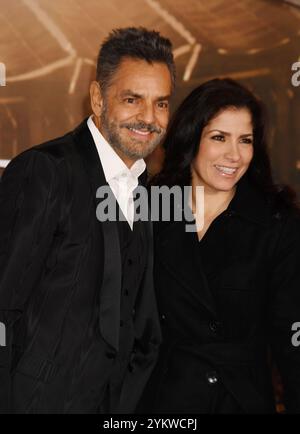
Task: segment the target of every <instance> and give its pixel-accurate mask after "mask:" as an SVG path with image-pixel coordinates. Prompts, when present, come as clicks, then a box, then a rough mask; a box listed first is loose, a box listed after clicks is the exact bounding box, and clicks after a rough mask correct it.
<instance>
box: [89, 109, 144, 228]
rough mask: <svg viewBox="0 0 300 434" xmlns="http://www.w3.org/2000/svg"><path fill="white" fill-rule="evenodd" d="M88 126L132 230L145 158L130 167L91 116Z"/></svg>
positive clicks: (105, 173)
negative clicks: (136, 196)
mask: <svg viewBox="0 0 300 434" xmlns="http://www.w3.org/2000/svg"><path fill="white" fill-rule="evenodd" d="M87 125H88V128H89V130H90V132H91V134H92V136H93V139H94V142H95V145H96V148H97V151H98V154H99V158H100V161H101V164H102V167H103V171H104V176H105V179H106V181H107V183H108V185H109V186H110V188H111V190H112V192H113V193H114V195H115V198H116V199H117V201H118V204H119V207H120V208H121V211H122V213H123V214H124V217H125V218H126V220H127V222H128V224H129V226H130V228H131V230H132V229H133V222H134V202H133V191H134V189H135V188H136V187H137V185H138V177H139V176H140V175H141V174H142V173H143V172H144V170H145V168H146V164H145V161H144V160H143V159H140V160H137V161H136V162H135V163H134V164H133V165H132V166H131V168H130V169H129V168H128V167H127V166H126V164H125V163H124V161H123V160H122V159H121V158H120V157H119V155H118V154H117V153H116V151H115V150H114V149H113V147H112V146H111V145H110V144H109V143H108V142H107V141H106V140H105V138H104V137H103V135H102V134H101V133H100V131H99V130H98V128H97V127H96V125H95V124H94V121H93V116H90V117H89V119H88V121H87Z"/></svg>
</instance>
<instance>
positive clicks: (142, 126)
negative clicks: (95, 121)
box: [120, 122, 162, 134]
mask: <svg viewBox="0 0 300 434" xmlns="http://www.w3.org/2000/svg"><path fill="white" fill-rule="evenodd" d="M120 126H121V128H133V129H134V130H144V131H149V132H150V133H157V134H161V133H162V129H161V128H158V127H157V126H156V125H153V124H145V122H137V123H130V124H128V123H126V124H121V125H120Z"/></svg>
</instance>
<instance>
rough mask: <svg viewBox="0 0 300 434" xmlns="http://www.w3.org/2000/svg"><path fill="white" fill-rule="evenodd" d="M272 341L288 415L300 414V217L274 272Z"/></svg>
mask: <svg viewBox="0 0 300 434" xmlns="http://www.w3.org/2000/svg"><path fill="white" fill-rule="evenodd" d="M270 289H271V297H272V302H271V306H272V307H271V312H270V314H271V315H270V326H271V327H270V338H271V349H272V354H273V357H274V359H275V361H276V363H277V366H278V368H279V371H280V374H281V378H282V381H283V386H284V404H285V407H286V411H287V412H288V413H300V346H295V342H294V340H293V339H292V338H293V334H294V333H295V331H293V330H292V326H293V324H294V323H296V322H299V321H300V217H299V216H293V217H289V218H287V219H286V221H285V223H284V225H283V229H282V232H281V236H280V239H279V242H278V247H277V249H276V254H275V257H274V261H273V264H272V269H271V286H270Z"/></svg>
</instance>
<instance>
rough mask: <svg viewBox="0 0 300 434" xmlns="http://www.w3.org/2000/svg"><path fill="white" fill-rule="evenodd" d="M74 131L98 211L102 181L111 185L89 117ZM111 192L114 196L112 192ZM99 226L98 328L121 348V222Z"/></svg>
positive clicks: (149, 234) (143, 176)
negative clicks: (101, 259)
mask: <svg viewBox="0 0 300 434" xmlns="http://www.w3.org/2000/svg"><path fill="white" fill-rule="evenodd" d="M72 135H73V139H74V143H75V146H76V148H77V151H78V153H79V155H80V157H81V159H82V162H83V165H84V167H85V170H86V174H87V177H88V179H89V181H90V186H91V193H92V197H93V199H94V205H95V214H96V208H97V206H98V203H99V199H97V198H96V191H97V189H98V188H99V187H101V186H102V185H107V186H108V183H107V181H106V179H105V175H104V171H103V167H102V165H101V161H100V158H99V155H98V152H97V149H96V145H95V143H94V140H93V137H92V135H91V133H90V130H89V128H88V126H87V119H85V120H84V121H83V122H82V123H81V124H80V125H79V126H78V127H77V128H76V129H75V130H74V131H73V133H72ZM146 178H147V172H146V170H145V171H144V172H143V173H142V174H141V175H140V176H139V182H140V183H141V184H145V182H146ZM111 194H112V196H113V193H112V192H111ZM113 197H114V196H113ZM98 228H99V230H100V231H101V232H102V237H103V244H104V267H103V278H102V285H101V289H100V302H99V310H100V311H99V328H100V331H101V335H102V336H103V338H104V340H105V341H106V342H107V343H108V344H109V345H111V346H112V347H113V348H114V349H115V350H117V351H118V349H119V331H120V304H121V303H120V302H121V300H120V298H121V286H122V261H121V252H120V242H119V233H118V226H117V222H115V221H104V222H100V221H98ZM151 230H152V228H151V224H148V225H146V233H147V238H148V241H149V240H150V239H151V238H152V232H151Z"/></svg>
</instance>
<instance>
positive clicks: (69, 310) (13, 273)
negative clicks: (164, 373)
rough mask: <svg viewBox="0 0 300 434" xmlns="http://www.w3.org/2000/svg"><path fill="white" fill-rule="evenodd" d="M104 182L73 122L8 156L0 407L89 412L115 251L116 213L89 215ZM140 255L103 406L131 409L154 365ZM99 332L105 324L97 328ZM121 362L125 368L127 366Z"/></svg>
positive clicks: (115, 323) (114, 326)
mask: <svg viewBox="0 0 300 434" xmlns="http://www.w3.org/2000/svg"><path fill="white" fill-rule="evenodd" d="M104 184H106V181H105V177H104V173H103V170H102V167H101V163H100V160H99V157H98V153H97V150H96V147H95V144H94V142H93V139H92V136H91V134H90V132H89V130H88V127H87V125H86V121H84V122H83V123H82V125H80V126H79V127H78V128H77V129H76V130H75V131H73V132H71V133H69V134H67V135H65V136H64V137H62V138H59V139H56V140H53V141H51V142H49V143H46V144H43V145H40V146H37V147H34V148H32V149H30V150H27V151H25V152H24V153H22V154H20V155H19V156H18V157H17V158H15V159H14V160H13V161H12V162H11V163H10V164H9V166H8V167H7V169H6V170H5V172H4V175H3V177H2V179H1V184H0V322H2V323H4V324H5V326H6V339H7V342H6V344H7V345H6V346H5V347H0V409H1V411H2V412H7V411H9V412H10V411H11V412H21V413H96V412H98V411H99V408H101V402H102V400H103V396H104V393H105V387H106V384H107V381H108V379H109V378H110V376H111V373H112V370H113V369H115V363H116V360H117V359H118V357H117V356H118V351H117V344H116V342H117V339H118V329H119V327H120V323H119V317H118V315H120V289H121V288H120V285H121V272H122V270H121V257H120V246H119V239H118V230H117V223H116V222H103V223H101V222H99V221H98V220H97V218H96V206H97V201H96V190H97V188H98V187H100V186H101V185H104ZM144 224H145V229H146V234H147V237H146V239H147V244H148V258H147V267H146V268H145V269H144V270H141V272H142V273H143V276H142V284H141V287H140V288H139V292H138V296H137V298H136V302H135V303H136V304H135V315H134V317H133V316H131V315H130V317H129V318H125V321H124V322H125V324H124V327H128V336H129V341H130V342H129V343H128V354H126V357H125V361H124V360H123V361H122V362H123V364H124V363H125V366H126V371H125V373H124V375H123V382H122V384H120V385H119V387H120V397H119V398H120V399H119V401H118V402H115V403H113V404H111V407H110V408H109V409H108V410H109V411H110V412H132V411H133V410H134V408H135V405H136V402H137V400H138V399H139V396H140V394H141V392H142V389H143V386H144V384H145V382H146V381H147V379H148V377H149V375H150V372H151V370H152V368H153V366H154V363H155V360H156V356H157V350H158V346H159V342H160V338H161V337H160V327H159V320H158V315H157V308H156V303H155V299H154V289H153V274H152V268H153V267H152V264H153V258H152V256H153V247H152V244H153V239H152V233H151V224H150V223H144ZM104 332H105V333H104ZM127 366H128V368H129V369H127Z"/></svg>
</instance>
